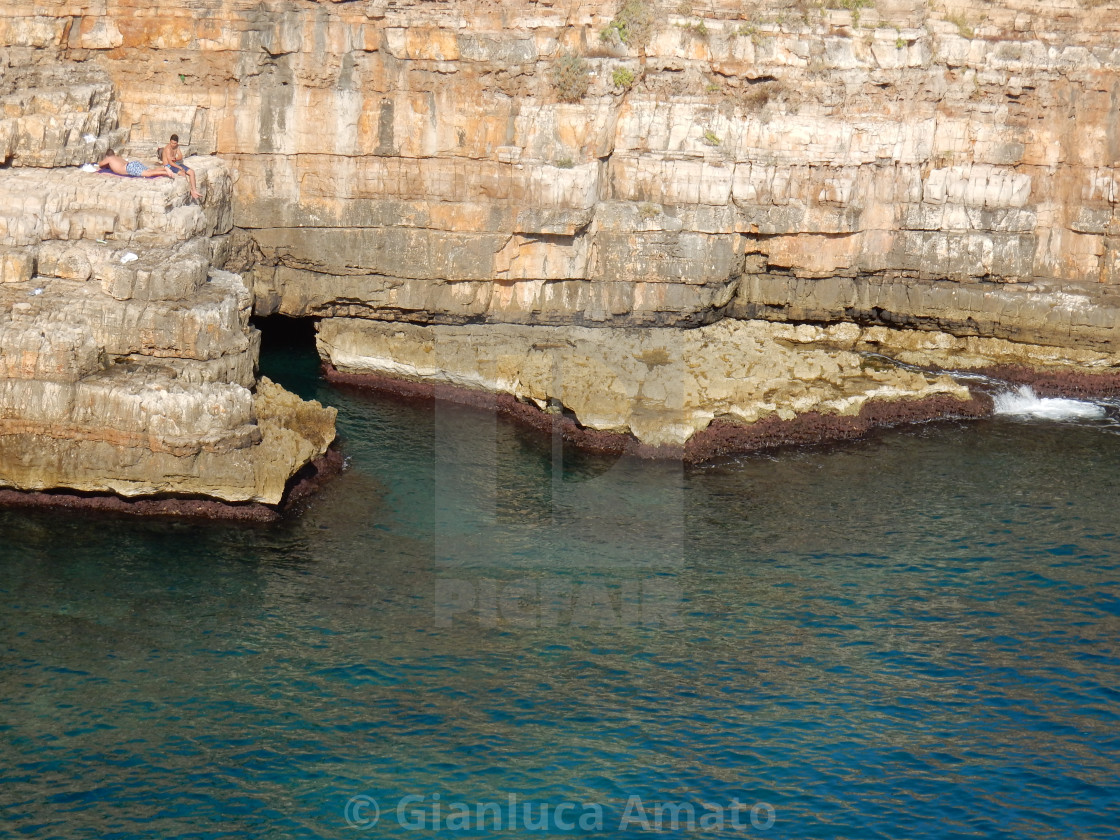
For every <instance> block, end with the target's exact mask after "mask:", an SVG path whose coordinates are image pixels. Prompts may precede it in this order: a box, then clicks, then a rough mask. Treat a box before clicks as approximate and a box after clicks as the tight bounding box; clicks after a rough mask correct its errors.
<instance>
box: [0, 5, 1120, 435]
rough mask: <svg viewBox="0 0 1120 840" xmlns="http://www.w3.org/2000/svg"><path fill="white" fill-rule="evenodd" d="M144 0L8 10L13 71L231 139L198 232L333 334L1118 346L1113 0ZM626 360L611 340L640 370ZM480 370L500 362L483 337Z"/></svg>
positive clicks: (217, 144)
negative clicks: (826, 327)
mask: <svg viewBox="0 0 1120 840" xmlns="http://www.w3.org/2000/svg"><path fill="white" fill-rule="evenodd" d="M156 11H157V13H153V14H151V15H138V14H136V12H135V8H134V4H133V3H131V2H126V0H106V2H105V3H103V4H102V5H100V6H99V7H98V9H97V13H96V14H94V13H89V14H87V13H85V12H83V11H82V10H81V9H78V8H74V9H69V8H68V9H62V8H58V9H56V10H53V11H52V10H43V9H41V8H40V7H38V6H34V5H31V4H25V3H16V4H8V5H6V6H5V7H4V8H3V9H0V43H7V44H9V45H10V46H9V50H8V56H9V59H8V61H9V63H10V64H16V63H18V62H19V61H22V62H24V63H29V64H35V63H36V62H39V63H40V64H41V63H42V62H43V61H44V59H43V58H42V56H44V55H56V56H61V57H66V58H69V59H75V60H81V61H83V62H84V63H85V64H86V65H88V66H93V67H97V68H99V69H101V70H103V71H104V73H105V74H107V76H108V77H109V78H110V79H111V80H112V82H113V83H114V85H115V88H116V90H117V91H119V97H120V98H119V118H120V123H121V125H122V127H123V128H124V129H126V130H127V132H128V136H129V138H130V142H131V144H132V148H135V149H147V148H154V146H155V145H156V144H158V143H160V142H163V140H164V139H165V138H166V136H167V135H168V134H169V133H170V132H171V131H177V132H178V133H179V134H180V135H181V136H182V137H183V139H184V142H185V143H186V144H187V145H188V146H189V148H190V150H191V151H194V152H196V153H213V154H215V155H217V156H219V157H220V158H222V159H223V160H225V161H226V162H227V163H228V164H229V166H230V167H231V170H232V172H233V178H234V188H233V190H232V194H231V196H232V198H231V200H232V219H231V221H232V229H231V233H230V236H229V238H228V240H225V241H224V242H222V243H221V244H220V246H215V248H214V249H213V254H212V256H214V257H215V259H216V260H217V261H218V264H224V266H225V267H226V268H229V269H231V270H235V271H238V272H239V273H241V275H242V276H243V277H244V278H245V279H246V282H247V283H248V285H249V286H250V288H251V293H252V299H253V307H254V309H255V311H256V312H258V313H261V314H272V313H283V314H286V315H292V316H313V317H317V318H323V319H325V320H324V326H323V333H322V336H323V343H322V347H323V350H324V352H325V353H328V354H333V353H335V352H339V351H340V350H341V349H342V348H343V343H339V342H342V336H343V335H348V336H358V335H362V336H365V338H363V341H367V340H368V341H370V342H372V344H371V345H370V346H369V347H366V349H364V350H358V349H356V348H357V345H354V346H353V347H352V348H351V349H353V350H354V355H353V357H352V361H353V359H357V358H358V357H359V356H362V357H364V358H368V359H373V360H383V359H386V358H389V357H388V356H385V355H384V353H383V348H382V346H381V345H382V343H383V342H382V339H381V338H378V337H377V336H380V335H382V333H381V332H379V331H378V330H377V329H373V328H371V329H372V332H371V331H369V330H367V328H366V327H365V326H363V325H362V324H361V323H357V322H355V321H351V320H344V321H342V322H340V323H338V324H333V323H332V320H331V319H335V318H338V319H358V320H359V321H360V320H369V321H375V322H376V321H382V322H384V321H394V322H408V323H411V324H416V325H434V326H457V325H458V326H466V325H469V326H470V327H471V330H470V332H469V335H470V337H471V340H472V341H474V342H479V343H481V344H482V345H484V346H488V347H494V348H495V350H494V352H498V351H497V345H496V344H494V343H493V342H497V341H498V340H499V339H501V340H503V341H504V340H507V339H508V340H510V341H513V340H514V338H513V336H514V335H517V336H521V333H514V332H510V331H509V330H507V329H506V328H505V326H506V325H522V326H527V327H532V328H552V327H555V328H563V329H567V330H569V331H570V333H569V336H570V337H571V340H572V341H575V342H576V344H579V342H580V341H583V340H584V339H582V338H579V337H578V336H580V335H581V334H579V333H577V332H575V331H573V330H575V329H576V328H583V327H594V328H607V327H609V328H623V329H655V328H656V329H669V330H673V332H667V333H665V334H664V335H662V336H660V338H661V339H666V340H668V339H669V338H670V337H672V342H675V343H678V344H680V345H681V346H684V345H688V346H690V347H691V346H692V345H691V344H690V342H692V341H693V339H694V338H695V339H696V341H699V342H700V344H699V345H697V347H698V348H700V349H702V352H704V353H706V354H709V355H711V359H710V360H709V361H711V362H712V364H713V366H714V367H713V368H712V370H713V371H715V370H717V369H718V370H723V367H722V364H723V363H722V362H721V361H719V359H720V358H721V357H722V355H727V354H734V353H736V352H739V351H740V350H742V348H741V347H740V345H739V344H737V343H736V342H737V340H738V339H735V338H733V337H732V336H733V335H738V334H739V333H738V331H737V330H735V329H731V328H728V329H727V330H724V331H723V332H719V331H715V332H712V331H708V332H707V333H705V332H703V331H701V332H698V333H697V336H709V337H708V338H704V339H701V338H697V337H695V336H692V335H691V334H689V333H687V332H678V331H677V330H681V329H686V328H693V329H697V328H700V327H703V326H704V325H712V324H716V323H717V322H720V321H721V320H724V319H744V320H753V319H768V320H775V321H809V322H816V323H821V324H832V323H839V322H852V323H854V324H857V325H858V326H859V327H860V328H861V329H862V328H866V329H868V330H874V329H880V328H883V327H888V328H891V329H917V330H922V331H934V332H936V333H937V335H939V336H943V337H939V338H935V339H934V340H933V344H936V345H937V346H939V347H946V346H949V345H952V343H953V342H954V341H956V340H958V339H959V340H961V341H965V340H972V339H976V340H979V341H988V340H990V341H996V342H999V341H1003V342H1008V344H1007V345H1000V348H1001V349H999V350H998V352H996V355H997V356H999V357H1000V358H1001V359H1004V360H1005V361H1004V362H1003V363H1008V364H1009V363H1011V362H1010V361H1007V360H1013V359H1015V358H1016V356H1018V359H1019V361H1021V362H1023V363H1024V364H1028V365H1031V366H1036V367H1037V366H1044V365H1046V364H1048V362H1047V361H1046V360H1047V359H1052V358H1053V357H1054V355H1055V354H1054V353H1050V352H1049V351H1047V350H1044V349H1039V348H1051V349H1053V350H1055V351H1058V352H1057V355H1058V356H1062V354H1063V353H1064V354H1065V356H1062V357H1063V358H1067V360H1068V358H1070V357H1071V356H1076V352H1074V351H1077V352H1080V351H1085V352H1088V353H1091V354H1097V355H1096V358H1098V359H1110V358H1112V356H1113V354H1115V353H1117V352H1120V346H1118V342H1117V337H1118V335H1120V333H1118V331H1117V330H1118V328H1117V318H1118V317H1120V307H1118V300H1120V299H1118V298H1117V296H1116V294H1115V287H1116V285H1117V282H1118V281H1120V220H1118V218H1117V214H1116V205H1117V199H1118V194H1120V193H1118V190H1120V188H1118V186H1117V183H1118V179H1117V163H1118V162H1120V133H1118V131H1120V129H1118V128H1117V120H1116V112H1117V108H1118V104H1120V48H1118V47H1117V46H1116V36H1117V33H1118V32H1120V12H1117V11H1116V9H1115V8H1111V7H1109V6H1108V5H1107V4H1103V3H1099V2H1095V0H1046V2H1043V0H993V2H989V3H985V4H983V5H982V7H977V6H976V5H975V4H965V3H961V2H956V0H950V2H948V3H943V4H942V3H939V4H933V3H930V2H923V0H870V1H869V2H866V3H864V2H859V3H853V2H847V0H845V1H844V2H840V0H825V2H823V3H812V2H807V0H760V2H757V3H750V4H743V3H738V2H736V3H731V2H726V1H725V0H715V2H710V3H690V2H687V1H686V2H683V3H681V2H677V0H671V2H661V0H610V1H609V2H595V1H594V0H593V2H589V3H582V4H577V5H572V4H559V3H552V2H549V0H540V2H533V1H532V0H512V2H503V3H491V2H483V0H449V2H441V3H432V2H424V0H399V1H398V2H393V3H388V2H385V0H359V2H346V3H341V2H327V1H326V0H323V2H305V3H273V4H269V3H262V4H248V5H247V4H237V3H233V2H228V0H214V2H211V3H208V4H207V5H206V10H205V14H204V15H203V16H201V17H199V16H198V15H197V14H196V12H195V11H194V7H193V5H192V4H189V3H187V2H186V0H161V2H160V4H159V5H158V9H157V10H156ZM3 90H5V91H9V90H12V91H14V90H15V88H13V87H12V86H11V85H9V86H8V87H7V88H3ZM58 107H59V108H60V109H61V108H63V106H62V105H59V106H58ZM66 107H69V106H66ZM110 107H112V106H110ZM28 125H31V124H30V123H28ZM44 130H45V129H44ZM13 131H14V130H9V135H10V136H13V137H14V136H15V134H13V133H12V132H13ZM32 131H33V129H32V128H26V129H24V128H21V129H19V132H23V133H24V134H27V135H28V136H30V133H31V132H32ZM19 132H16V133H19ZM3 136H4V135H3V134H2V129H0V138H2V137H3ZM21 136H23V135H21ZM13 143H14V145H13ZM67 143H69V144H70V145H67ZM67 143H64V144H63V145H62V147H61V148H64V149H67V148H71V146H72V145H73V139H72V137H71V139H70V140H68V141H67ZM28 145H29V144H27V143H23V144H22V145H21V144H20V143H19V142H16V141H10V142H9V143H8V146H9V148H10V149H13V150H15V151H11V152H9V155H11V156H17V157H18V154H30V153H31V152H29V151H27V150H26V149H27V148H28ZM31 145H33V144H31ZM0 146H2V142H0ZM20 150H23V151H20ZM82 224H84V222H82ZM223 261H224V262H223ZM13 270H15V269H13ZM486 326H490V327H493V328H494V329H495V332H493V333H492V334H489V335H490V336H491V338H492V339H493V342H491V339H490V338H487V335H488V333H487V332H486V330H485V329H483V328H484V327H486ZM499 328H500V329H499ZM749 330H750V331H753V332H752V335H761V334H762V332H759V331H761V330H762V328H761V327H760V326H758V325H751V326H750V327H749ZM763 332H764V331H763ZM725 333H726V335H725ZM409 334H411V333H409ZM546 334H547V335H548V336H550V337H549V338H548V339H547V341H548V342H552V341H558V340H560V339H559V338H557V336H556V335H554V334H553V333H552V332H547V333H541V335H546ZM868 334H869V335H870V334H871V333H868ZM431 335H437V333H435V332H433V333H431ZM438 335H441V336H443V335H447V336H451V335H460V334H458V333H446V334H445V333H442V332H440V333H438ZM464 335H466V334H464ZM714 335H724V336H725V338H727V341H728V342H729V343H728V344H727V345H726V346H724V347H722V348H720V347H718V346H717V342H715V339H713V338H711V337H710V336H714ZM353 340H354V341H357V339H353ZM417 340H421V339H417ZM423 340H428V339H423ZM443 340H444V339H442V338H441V339H440V341H441V342H442V341H443ZM447 340H450V339H447ZM456 340H458V339H456ZM516 340H517V341H521V338H517V339H516ZM526 340H527V338H526ZM646 340H648V341H653V340H654V336H653V335H652V334H651V335H650V336H649V338H648V339H646ZM347 341H350V339H347ZM619 341H623V339H621V338H620V339H619ZM853 341H854V339H853ZM906 341H909V339H906ZM488 342H489V343H488ZM598 343H599V344H600V345H601V346H602V347H604V348H606V347H613V346H614V345H615V339H613V338H605V339H604V340H603V341H600V342H598ZM857 343H858V342H857ZM891 343H892V342H891V341H887V340H876V341H870V340H869V344H868V345H867V346H868V347H885V346H887V345H888V344H891ZM903 343H905V341H903ZM909 343H910V345H912V347H911V349H910V350H907V352H908V353H909V354H910V356H911V357H914V358H917V356H918V355H919V351H918V349H916V348H917V347H918V346H919V345H921V344H922V342H915V341H910V342H909ZM927 344H929V342H927ZM347 346H349V345H347ZM852 346H853V347H855V346H856V345H852ZM954 346H955V345H954ZM976 346H979V345H976ZM860 347H863V345H860ZM993 347H995V345H990V346H988V348H989V349H992V348H993ZM927 349H929V350H930V352H931V354H932V355H930V356H929V358H928V361H929V363H938V364H940V363H941V362H942V361H945V360H946V359H945V354H944V353H943V352H942V351H937V352H934V350H933V349H930V348H927ZM366 350H368V351H369V352H368V353H367V352H366ZM1067 351H1069V352H1067ZM402 352H404V351H403V350H402ZM604 352H607V351H604ZM614 352H615V351H610V352H609V353H607V355H606V356H604V357H603V358H602V359H600V360H599V362H601V363H602V364H604V365H606V366H607V367H611V368H612V369H613V370H616V371H617V372H618V375H619V376H629V375H639V376H644V374H642V371H641V369H637V370H636V371H634V370H630V369H629V368H627V367H625V366H622V367H619V366H618V365H617V364H615V361H617V360H615V361H611V359H612V358H613V357H612V356H611V353H614ZM617 352H618V353H621V354H622V355H620V356H618V358H619V359H621V358H622V357H623V356H625V355H626V352H628V351H625V352H624V351H622V350H618V351H617ZM837 352H846V350H845V348H843V347H840V348H839V349H838V350H837ZM993 352H995V351H994V350H993ZM939 354H940V355H939ZM969 357H970V358H973V359H974V360H976V361H977V363H978V364H979V363H980V361H981V359H982V358H983V359H986V358H988V357H987V356H985V355H984V354H983V353H980V354H978V355H977V354H970V356H969ZM332 358H333V356H332ZM457 358H459V359H460V360H461V359H464V358H466V353H465V351H464V353H458V354H457ZM588 358H590V357H588ZM491 361H492V360H491ZM570 361H571V363H572V364H579V363H578V362H577V361H576V359H575V357H574V356H573V357H572V359H571V360H570ZM950 361H951V360H950ZM354 364H356V362H354ZM371 364H372V365H373V367H372V368H371V370H375V369H380V368H379V367H378V366H379V365H381V364H382V362H381V361H374V362H372V363H371ZM476 364H477V365H478V369H477V370H476V371H475V372H474V374H470V375H473V376H474V377H475V378H476V379H477V380H478V381H479V382H490V381H491V380H490V379H489V378H488V376H489V375H488V374H487V373H486V372H485V371H486V370H487V369H488V368H487V365H489V364H490V361H488V360H487V359H483V358H481V357H477V356H476ZM445 375H451V372H450V371H443V372H442V373H440V372H434V373H433V376H436V377H438V376H445ZM455 375H456V376H459V375H462V376H467V375H468V373H467V372H466V371H464V370H459V371H458V373H456V374H455ZM712 375H717V374H715V373H713V374H712ZM718 375H722V374H718ZM794 379H797V377H794ZM494 381H496V380H494ZM642 381H643V382H646V383H647V384H648V383H649V382H652V380H651V379H649V378H646V379H643V380H642ZM830 387H831V386H829V385H827V383H826V384H825V385H822V391H821V393H820V394H819V395H817V397H816V399H817V400H818V402H819V403H820V404H822V405H824V404H826V403H828V402H829V400H831V399H833V398H834V397H833V396H830V395H829V394H830V392H829V388H830ZM922 387H924V386H922ZM542 393H543V392H542ZM711 393H715V392H711ZM524 396H525V397H526V398H527V399H531V398H533V397H531V396H530V395H529V394H528V393H527V392H526V393H525V394H524ZM554 397H555V395H554V394H546V396H545V397H542V398H544V399H552V398H554ZM792 398H793V397H791V399H792ZM598 399H600V400H601V401H603V403H604V405H605V404H607V403H609V402H610V399H608V398H607V397H605V396H603V395H600V397H599V398H598ZM738 399H740V397H736V398H735V400H738ZM735 400H732V402H735ZM717 403H718V404H717ZM736 404H738V403H736ZM775 405H778V404H777V403H775ZM724 408H727V406H726V405H724V404H723V403H719V402H718V399H717V402H716V403H713V404H712V405H710V406H708V407H707V409H704V410H706V411H708V412H709V413H711V414H714V415H715V416H719V414H720V412H721V411H723V410H724ZM775 411H777V409H775ZM748 413H749V412H748ZM577 414H578V412H577ZM625 414H626V411H624V410H622V409H619V410H618V411H616V412H615V413H614V414H612V415H611V416H612V417H616V418H621V417H623V415H625ZM734 414H735V411H731V415H734ZM584 415H586V417H587V418H588V419H587V422H597V421H596V420H594V419H593V418H597V417H599V414H598V413H596V409H594V408H591V407H588V408H586V409H585V411H584ZM584 415H580V417H579V419H580V422H584V420H585V417H584ZM670 415H671V412H670ZM670 415H666V420H665V422H666V428H667V429H668V428H669V427H674V428H675V425H674V424H675V423H676V422H677V421H676V420H675V419H673V417H672V416H670ZM604 416H605V415H604ZM698 416H699V415H698ZM611 422H612V423H614V422H615V421H613V420H612V421H611ZM690 422H691V421H690ZM618 425H619V426H620V427H626V428H629V429H630V430H631V431H635V428H636V427H635V426H634V424H633V423H632V422H630V420H626V421H625V422H623V420H618ZM639 425H640V424H639ZM635 433H638V432H635ZM642 434H645V432H642ZM659 434H661V433H660V432H659V433H657V434H655V435H654V436H655V437H656V436H657V435H659ZM666 434H669V436H670V437H672V436H673V434H675V433H672V432H669V431H667V432H666Z"/></svg>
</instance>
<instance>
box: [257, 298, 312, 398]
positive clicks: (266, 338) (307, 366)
mask: <svg viewBox="0 0 1120 840" xmlns="http://www.w3.org/2000/svg"><path fill="white" fill-rule="evenodd" d="M252 325H253V326H254V327H256V328H257V329H258V330H260V334H261V355H260V361H259V362H258V365H257V368H258V372H259V373H260V375H261V376H267V377H268V378H269V379H271V380H272V381H273V382H277V383H279V384H280V385H283V386H284V387H285V388H287V389H288V390H289V391H292V392H294V393H296V394H298V395H299V396H301V397H303V398H304V399H315V398H316V394H317V392H318V389H319V387H320V377H319V353H318V351H317V350H316V348H315V325H316V319H315V318H289V317H288V316H286V315H268V316H264V317H259V318H253V319H252Z"/></svg>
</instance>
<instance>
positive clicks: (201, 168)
mask: <svg viewBox="0 0 1120 840" xmlns="http://www.w3.org/2000/svg"><path fill="white" fill-rule="evenodd" d="M32 70H35V68H32ZM75 74H76V79H75V83H74V84H71V85H69V86H67V85H66V84H65V83H64V82H59V87H58V89H55V88H53V87H52V88H50V89H49V90H47V91H45V92H44V93H42V95H41V96H40V94H38V93H36V92H35V91H33V90H24V91H22V92H20V93H19V94H18V98H19V101H20V103H21V107H22V108H23V109H24V110H23V111H22V112H21V114H20V116H18V117H17V118H15V119H14V123H15V125H16V126H17V127H16V129H15V130H13V131H12V133H11V134H10V135H9V139H10V141H11V145H10V146H9V149H10V151H11V154H10V157H11V158H12V160H13V161H14V163H15V164H16V166H14V167H12V168H7V169H2V170H0V487H6V488H14V489H17V490H30V491H40V490H66V491H79V492H82V493H95V494H105V493H112V494H118V495H120V496H126V497H137V496H186V497H200V496H201V497H208V498H213V499H219V500H223V501H227V502H261V503H265V504H276V503H278V502H280V501H281V498H282V496H283V494H284V492H285V488H286V486H287V484H288V480H289V479H290V478H291V477H292V476H293V475H294V474H295V473H296V472H297V471H299V470H300V469H301V468H302V467H304V465H305V464H307V463H308V462H310V461H312V460H313V459H315V458H317V457H319V456H321V455H323V454H324V453H325V451H326V449H327V447H328V446H329V444H330V443H331V441H332V440H333V438H334V410H333V409H326V408H323V407H322V406H320V405H319V404H318V403H304V402H303V401H301V400H299V399H298V398H296V397H294V396H293V395H291V394H288V393H286V392H285V391H284V390H283V389H282V388H280V387H279V386H276V385H274V384H272V383H271V382H268V381H267V380H262V381H260V382H257V379H256V360H257V354H258V351H259V347H260V340H259V334H258V333H257V331H256V330H255V329H253V328H252V327H251V326H250V324H249V316H250V311H251V297H250V294H249V290H248V288H247V287H246V286H245V284H244V283H243V282H242V280H241V278H240V277H239V276H238V275H236V274H232V273H229V272H226V271H222V270H220V269H217V268H214V267H213V266H212V263H211V260H212V258H213V257H214V256H215V255H217V254H220V253H221V252H222V251H223V249H224V248H225V247H226V245H225V243H226V239H227V237H228V233H229V230H230V226H231V220H230V209H229V208H230V201H229V199H230V194H231V182H230V177H229V174H228V171H227V169H226V167H225V165H224V164H222V163H221V162H220V161H218V160H216V159H213V158H209V159H207V158H193V159H192V160H191V164H192V166H193V167H194V168H195V171H196V173H197V176H198V180H199V184H200V186H201V188H202V189H203V191H204V194H205V197H206V198H205V203H204V204H202V205H198V204H194V203H189V201H188V193H187V185H186V182H185V180H182V179H178V180H176V181H174V182H172V181H171V180H170V179H167V178H159V179H141V178H120V177H117V176H113V175H107V174H101V173H85V172H82V171H80V170H79V169H77V168H73V167H64V168H61V167H59V166H58V164H59V163H60V162H66V163H76V162H80V161H81V160H83V159H84V160H88V159H89V158H88V155H89V153H90V150H91V149H95V148H96V147H97V146H99V145H101V146H104V145H105V144H106V143H107V141H106V138H105V137H104V136H99V137H95V138H94V139H92V140H86V139H82V138H81V137H79V139H78V141H77V142H76V143H75V142H73V138H74V134H75V133H76V132H77V133H81V132H85V131H87V130H103V129H106V125H105V124H104V123H103V122H102V121H103V120H109V121H110V122H111V116H112V113H113V107H112V104H111V102H108V100H107V94H108V91H106V90H105V89H104V88H102V87H100V86H97V85H90V86H88V87H87V86H85V81H84V80H85V79H86V78H87V77H88V71H86V70H85V69H83V68H78V69H76V70H75ZM63 76H64V67H63V66H62V65H57V66H55V67H53V68H51V70H50V72H49V73H41V72H37V71H36V72H31V71H28V72H26V73H23V74H21V76H20V77H21V78H23V79H27V78H40V79H41V78H47V77H49V78H51V79H61V78H62V77H63ZM90 91H92V93H91V92H90ZM37 97H38V98H37ZM31 102H36V103H39V104H42V103H44V102H45V103H48V105H49V108H48V112H49V114H50V115H57V114H58V113H60V111H59V110H58V109H54V107H53V106H54V105H55V104H58V103H63V104H74V105H75V113H77V112H78V111H79V110H80V108H79V107H78V106H80V105H82V104H83V103H85V104H89V103H92V104H93V105H94V106H96V108H97V109H100V110H99V111H98V112H97V113H96V114H95V113H93V112H90V113H89V114H87V115H86V119H85V121H82V120H80V119H78V118H77V117H75V118H73V119H71V118H70V117H66V118H64V119H61V120H60V121H58V122H57V123H56V122H55V121H52V120H51V119H48V118H47V115H46V114H45V113H44V112H40V113H38V114H36V113H32V112H31V111H30V105H29V104H28V103H31ZM43 107H48V106H47V105H44V106H43ZM28 126H32V128H28ZM34 126H40V127H43V126H46V127H47V129H49V131H47V130H45V131H38V133H36V130H35V129H34ZM50 132H54V133H53V134H52V133H50ZM107 133H109V134H112V131H111V130H107ZM44 138H47V139H50V138H53V139H54V140H56V141H57V144H56V145H55V146H54V147H53V149H52V148H51V147H50V146H49V145H48V146H40V145H39V144H41V143H43V142H44ZM101 151H102V152H103V151H104V148H102V149H101ZM47 164H50V165H52V168H43V166H44V165H47ZM210 512H211V513H212V511H210Z"/></svg>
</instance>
